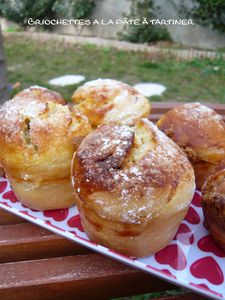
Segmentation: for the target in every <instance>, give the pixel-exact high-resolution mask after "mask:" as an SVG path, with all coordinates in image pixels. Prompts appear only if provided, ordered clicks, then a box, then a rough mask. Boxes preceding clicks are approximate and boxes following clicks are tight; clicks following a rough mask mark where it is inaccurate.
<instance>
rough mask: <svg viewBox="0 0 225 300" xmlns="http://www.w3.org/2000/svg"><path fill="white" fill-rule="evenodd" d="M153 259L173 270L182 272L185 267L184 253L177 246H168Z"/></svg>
mask: <svg viewBox="0 0 225 300" xmlns="http://www.w3.org/2000/svg"><path fill="white" fill-rule="evenodd" d="M155 259H156V261H157V262H158V263H159V264H163V265H169V266H171V267H172V268H173V269H174V270H183V269H185V267H186V265H187V261H186V257H185V255H184V252H183V251H182V250H181V248H180V247H179V246H178V245H174V244H172V245H168V246H166V247H165V248H164V249H162V250H160V251H159V252H158V253H156V254H155Z"/></svg>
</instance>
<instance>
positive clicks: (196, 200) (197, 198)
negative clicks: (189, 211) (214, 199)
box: [191, 192, 202, 207]
mask: <svg viewBox="0 0 225 300" xmlns="http://www.w3.org/2000/svg"><path fill="white" fill-rule="evenodd" d="M201 201H202V197H201V195H199V194H198V193H196V192H195V194H194V198H193V200H192V202H191V203H192V204H193V205H194V206H197V207H202V204H201Z"/></svg>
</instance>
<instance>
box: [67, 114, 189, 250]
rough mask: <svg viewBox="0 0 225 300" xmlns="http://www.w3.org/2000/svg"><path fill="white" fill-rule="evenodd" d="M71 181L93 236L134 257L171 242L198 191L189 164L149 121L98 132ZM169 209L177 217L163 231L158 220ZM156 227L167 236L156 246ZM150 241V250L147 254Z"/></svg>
mask: <svg viewBox="0 0 225 300" xmlns="http://www.w3.org/2000/svg"><path fill="white" fill-rule="evenodd" d="M72 178H73V183H74V188H75V191H76V202H77V205H78V207H79V209H80V212H81V217H82V221H83V224H84V228H85V229H86V231H87V233H88V234H89V236H90V237H91V238H92V239H94V240H95V241H98V242H101V243H103V244H105V245H107V246H112V247H114V249H116V250H119V251H122V252H123V253H126V254H131V255H135V256H145V255H150V254H151V253H153V252H155V251H157V250H159V248H161V247H162V245H163V246H165V244H166V243H168V242H169V240H171V239H172V238H173V235H174V234H175V231H176V229H177V226H178V225H179V223H180V222H181V220H182V217H183V216H184V213H185V212H186V210H187V207H188V204H189V202H190V201H191V197H192V195H193V191H194V175H193V170H192V167H191V165H190V163H189V161H188V159H187V158H186V156H185V155H184V154H183V152H182V151H181V150H180V148H179V147H178V146H176V145H175V144H174V143H173V142H172V141H171V140H170V139H169V138H167V137H166V136H165V135H164V134H163V133H162V132H160V131H159V130H158V129H157V127H156V126H155V125H153V124H152V123H151V122H150V121H148V120H147V119H141V120H139V121H137V122H136V124H135V126H133V127H128V126H118V125H102V126H100V127H98V128H97V129H96V130H95V131H94V132H92V133H91V134H90V135H88V136H87V137H86V138H85V139H84V141H83V142H82V143H81V145H80V146H79V148H78V150H77V152H76V154H75V156H74V159H73V163H72ZM184 190H185V191H186V194H184V195H182V197H181V195H180V191H184ZM181 198H182V199H181ZM174 205H175V208H174ZM170 206H171V215H170V217H171V218H172V219H173V218H174V216H175V215H176V217H175V218H174V222H173V221H172V223H171V224H170V225H169V226H168V224H166V223H165V220H164V227H163V225H162V224H160V220H161V221H162V219H164V217H163V216H164V213H165V209H166V207H167V208H169V207H170ZM165 219H166V218H165ZM156 220H158V222H159V223H158V224H157V222H156ZM150 224H151V226H150ZM157 227H158V228H160V230H162V231H164V233H165V234H163V233H162V237H161V240H160V241H158V243H157V244H154V245H153V244H152V243H151V239H152V238H153V235H154V234H156V235H157V232H155V230H156V231H157ZM165 227H166V228H165ZM146 231H147V232H148V234H147V233H146ZM158 234H159V233H158ZM147 236H148V238H147ZM134 237H136V238H137V239H136V240H135V239H134ZM110 238H111V240H110ZM146 238H147V241H148V243H149V246H148V247H147V248H144V249H143V246H142V244H141V241H142V242H144V241H143V239H146ZM124 239H125V240H124ZM154 240H155V238H154ZM139 242H140V243H139ZM124 243H125V244H126V245H127V246H125V244H124ZM145 243H146V241H145ZM128 245H129V246H128ZM137 245H139V246H137Z"/></svg>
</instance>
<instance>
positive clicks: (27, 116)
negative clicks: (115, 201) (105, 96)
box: [0, 98, 91, 210]
mask: <svg viewBox="0 0 225 300" xmlns="http://www.w3.org/2000/svg"><path fill="white" fill-rule="evenodd" d="M90 130H91V128H90V125H89V123H88V120H87V118H86V117H85V116H82V115H81V114H80V113H78V112H76V111H72V110H70V109H69V108H68V106H66V105H61V104H57V103H54V102H52V101H48V102H40V101H39V100H32V101H27V99H26V98H20V99H14V100H10V101H7V102H5V103H4V105H2V107H0V149H1V151H0V164H1V166H2V167H3V168H4V170H5V173H6V175H7V177H8V178H9V180H10V183H11V185H12V187H13V189H14V191H15V194H16V196H17V197H18V199H19V200H20V201H21V202H22V203H23V204H25V205H26V206H28V207H30V208H34V209H43V210H44V209H57V208H65V207H69V206H71V205H72V204H73V203H74V200H73V198H74V197H73V195H72V187H71V182H70V163H71V159H72V156H73V153H74V150H75V148H76V146H75V145H74V143H73V141H74V139H75V140H77V139H81V138H82V137H84V136H85V135H86V134H87V133H89V132H90Z"/></svg>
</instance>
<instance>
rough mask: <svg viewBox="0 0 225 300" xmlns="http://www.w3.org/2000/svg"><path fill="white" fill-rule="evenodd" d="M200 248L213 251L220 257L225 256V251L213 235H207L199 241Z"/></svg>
mask: <svg viewBox="0 0 225 300" xmlns="http://www.w3.org/2000/svg"><path fill="white" fill-rule="evenodd" d="M198 248H199V249H201V250H202V251H204V252H211V253H213V254H215V255H216V256H219V257H225V253H224V252H223V251H222V250H220V249H219V248H218V247H217V245H216V243H215V242H214V240H213V239H212V237H211V235H206V236H204V237H203V238H201V239H200V240H199V241H198Z"/></svg>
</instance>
